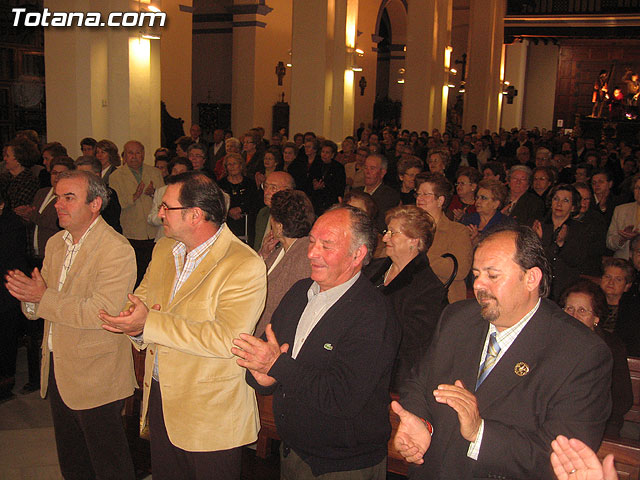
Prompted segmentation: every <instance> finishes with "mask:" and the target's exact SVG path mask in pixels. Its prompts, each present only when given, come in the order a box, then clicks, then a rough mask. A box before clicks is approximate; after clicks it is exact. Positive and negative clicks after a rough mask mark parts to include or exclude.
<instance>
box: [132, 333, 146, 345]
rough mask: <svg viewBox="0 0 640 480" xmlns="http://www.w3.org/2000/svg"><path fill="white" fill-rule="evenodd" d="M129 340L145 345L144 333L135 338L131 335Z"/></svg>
mask: <svg viewBox="0 0 640 480" xmlns="http://www.w3.org/2000/svg"><path fill="white" fill-rule="evenodd" d="M129 338H131V340H133V341H134V342H136V343H137V344H138V345H142V344H143V343H144V332H142V333H141V334H140V335H136V336H135V337H133V336H131V335H129Z"/></svg>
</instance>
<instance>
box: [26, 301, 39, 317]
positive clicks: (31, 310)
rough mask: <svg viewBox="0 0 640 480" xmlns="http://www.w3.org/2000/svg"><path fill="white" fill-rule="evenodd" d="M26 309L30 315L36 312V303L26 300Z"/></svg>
mask: <svg viewBox="0 0 640 480" xmlns="http://www.w3.org/2000/svg"><path fill="white" fill-rule="evenodd" d="M24 309H25V310H26V311H27V313H28V314H29V315H35V314H36V304H35V303H32V302H24Z"/></svg>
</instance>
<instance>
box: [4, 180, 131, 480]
mask: <svg viewBox="0 0 640 480" xmlns="http://www.w3.org/2000/svg"><path fill="white" fill-rule="evenodd" d="M55 195H56V204H55V208H56V211H57V213H58V222H59V224H60V227H62V228H63V229H64V230H63V231H61V232H58V233H57V234H55V235H54V236H53V237H51V238H50V239H49V241H48V242H47V246H46V250H45V256H44V263H43V267H42V272H40V271H39V270H38V269H37V268H36V269H34V270H33V272H32V274H31V277H28V276H27V275H25V274H24V273H22V272H20V271H19V270H12V271H9V272H8V275H7V276H6V285H7V288H8V290H9V292H10V293H11V295H13V296H14V297H15V298H17V299H18V300H20V301H21V302H22V310H23V312H24V314H25V315H26V316H27V318H29V319H30V320H36V319H37V318H39V317H41V318H44V320H45V326H44V340H43V342H42V375H41V387H40V392H41V395H42V397H43V398H44V396H45V395H46V394H47V393H48V394H49V400H50V403H51V413H52V416H53V426H54V431H55V437H56V446H57V449H58V460H59V463H60V470H61V472H62V476H63V477H64V478H86V477H87V476H94V477H95V478H122V479H134V478H135V475H134V469H133V462H132V461H131V455H130V453H129V447H128V444H127V439H126V436H125V433H124V428H123V424H122V418H121V413H120V412H121V411H122V407H123V403H124V399H125V398H127V397H129V396H130V395H131V394H132V393H133V390H134V388H135V387H136V380H135V376H134V373H133V360H132V356H131V344H130V342H129V340H128V338H127V337H125V336H124V335H115V334H113V333H110V332H107V331H105V330H104V329H103V328H102V322H101V321H100V319H99V318H98V311H99V310H101V309H106V310H111V311H120V310H121V309H122V308H123V307H124V305H125V302H126V300H127V294H128V293H129V292H131V290H132V289H133V284H134V282H135V278H136V271H135V255H134V252H133V248H132V247H131V245H129V242H127V240H126V239H125V238H124V237H123V236H122V235H120V234H119V233H117V232H115V231H114V230H113V228H111V227H110V226H109V225H107V223H106V222H105V221H104V220H103V219H102V217H101V216H100V211H101V210H102V209H103V207H104V206H105V205H106V202H107V190H106V188H105V186H104V183H103V182H102V180H101V179H100V178H99V177H98V176H96V175H94V174H92V173H88V172H83V171H78V170H73V171H66V172H62V173H61V174H60V175H59V177H58V183H57V184H56V186H55Z"/></svg>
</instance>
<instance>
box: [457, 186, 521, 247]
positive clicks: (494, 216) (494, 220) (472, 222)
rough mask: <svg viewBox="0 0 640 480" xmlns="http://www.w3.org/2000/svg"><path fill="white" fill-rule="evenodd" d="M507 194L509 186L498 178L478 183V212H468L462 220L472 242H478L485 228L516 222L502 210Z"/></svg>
mask: <svg viewBox="0 0 640 480" xmlns="http://www.w3.org/2000/svg"><path fill="white" fill-rule="evenodd" d="M507 195H508V191H507V187H505V186H504V184H502V183H500V182H499V181H497V180H482V181H481V182H480V183H479V184H478V192H477V193H476V213H468V214H466V215H464V216H463V217H462V220H461V221H460V223H462V224H463V225H466V226H467V233H468V235H469V237H470V239H471V243H472V244H474V245H475V244H476V243H477V241H478V236H479V235H480V234H481V233H482V232H483V231H484V230H486V229H490V228H491V227H494V226H496V225H502V224H503V223H514V220H513V219H512V218H511V217H508V216H507V215H505V214H503V213H502V212H501V211H500V208H501V207H502V205H503V204H504V202H505V200H506V199H507Z"/></svg>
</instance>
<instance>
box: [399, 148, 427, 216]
mask: <svg viewBox="0 0 640 480" xmlns="http://www.w3.org/2000/svg"><path fill="white" fill-rule="evenodd" d="M423 166H424V163H423V162H422V160H420V159H419V158H418V157H414V156H409V157H407V158H403V159H402V160H400V163H398V178H399V179H400V202H401V203H402V204H403V205H415V203H416V176H417V175H418V174H419V173H420V172H422V168H423Z"/></svg>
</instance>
